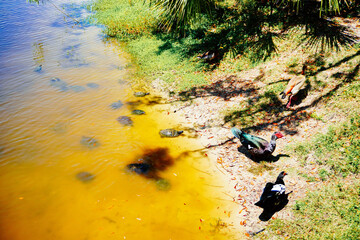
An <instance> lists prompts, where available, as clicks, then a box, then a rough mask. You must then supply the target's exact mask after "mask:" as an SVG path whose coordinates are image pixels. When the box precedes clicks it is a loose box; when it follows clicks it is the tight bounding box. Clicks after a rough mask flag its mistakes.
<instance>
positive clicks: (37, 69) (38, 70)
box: [34, 64, 42, 72]
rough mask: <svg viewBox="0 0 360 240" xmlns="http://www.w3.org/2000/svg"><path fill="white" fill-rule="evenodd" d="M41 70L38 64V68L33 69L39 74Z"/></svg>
mask: <svg viewBox="0 0 360 240" xmlns="http://www.w3.org/2000/svg"><path fill="white" fill-rule="evenodd" d="M41 70H42V65H41V64H40V65H39V66H37V67H36V68H35V69H34V72H41Z"/></svg>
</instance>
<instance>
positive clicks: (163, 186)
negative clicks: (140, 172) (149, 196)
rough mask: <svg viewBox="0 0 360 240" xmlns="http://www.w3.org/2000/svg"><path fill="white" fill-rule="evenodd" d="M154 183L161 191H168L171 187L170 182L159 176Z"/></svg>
mask: <svg viewBox="0 0 360 240" xmlns="http://www.w3.org/2000/svg"><path fill="white" fill-rule="evenodd" d="M155 183H156V188H157V189H158V190H161V191H168V190H169V189H170V188H171V184H170V182H169V181H168V180H166V179H164V178H159V179H158V180H156V182H155Z"/></svg>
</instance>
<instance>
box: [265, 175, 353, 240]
mask: <svg viewBox="0 0 360 240" xmlns="http://www.w3.org/2000/svg"><path fill="white" fill-rule="evenodd" d="M359 189H360V180H358V179H355V178H351V179H346V181H343V180H341V181H336V182H332V183H330V184H328V185H326V186H324V187H323V188H322V189H320V190H318V191H313V192H310V193H308V195H307V196H306V197H305V198H304V199H302V200H299V201H297V202H296V204H295V205H294V206H293V211H294V214H295V216H294V220H291V221H284V220H281V219H275V220H274V221H273V222H271V224H270V225H269V227H270V230H271V231H272V233H273V234H274V235H275V236H277V237H278V238H277V239H286V238H287V239H309V240H313V239H324V240H325V239H339V240H342V239H346V240H351V239H354V240H355V239H359V238H360V206H359V201H360V197H359V195H360V190H359ZM266 237H267V236H262V237H261V238H263V239H266Z"/></svg>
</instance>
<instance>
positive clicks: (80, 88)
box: [69, 85, 86, 92]
mask: <svg viewBox="0 0 360 240" xmlns="http://www.w3.org/2000/svg"><path fill="white" fill-rule="evenodd" d="M69 89H70V90H72V91H74V92H83V91H85V90H86V88H85V87H84V86H79V85H73V86H70V87H69Z"/></svg>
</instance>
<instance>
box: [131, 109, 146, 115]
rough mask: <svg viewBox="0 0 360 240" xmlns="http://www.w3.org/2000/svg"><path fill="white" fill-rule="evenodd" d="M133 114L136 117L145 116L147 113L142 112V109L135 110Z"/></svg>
mask: <svg viewBox="0 0 360 240" xmlns="http://www.w3.org/2000/svg"><path fill="white" fill-rule="evenodd" d="M131 114H134V115H144V114H145V111H143V110H140V109H135V110H133V111H132V112H131Z"/></svg>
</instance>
